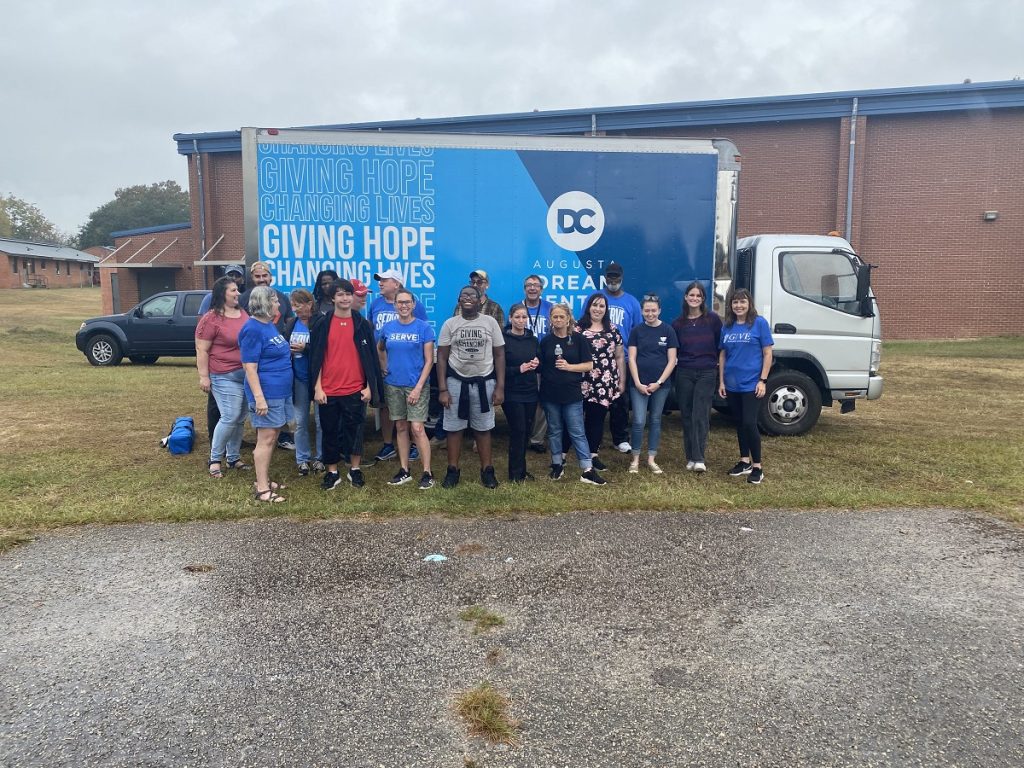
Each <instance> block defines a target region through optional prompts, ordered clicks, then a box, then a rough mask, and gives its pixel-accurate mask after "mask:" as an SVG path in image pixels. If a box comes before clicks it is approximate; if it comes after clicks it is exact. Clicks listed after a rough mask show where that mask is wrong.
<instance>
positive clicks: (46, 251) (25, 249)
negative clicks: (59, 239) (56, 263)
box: [0, 237, 99, 263]
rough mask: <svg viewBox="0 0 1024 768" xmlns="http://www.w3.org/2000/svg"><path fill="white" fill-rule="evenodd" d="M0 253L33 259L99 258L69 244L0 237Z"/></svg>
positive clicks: (94, 259) (78, 259) (94, 260)
mask: <svg viewBox="0 0 1024 768" xmlns="http://www.w3.org/2000/svg"><path fill="white" fill-rule="evenodd" d="M0 253H6V254H9V255H10V256H26V257H28V258H33V259H58V260H61V259H63V260H65V261H82V262H87V263H95V262H97V261H99V259H98V258H97V257H95V256H93V255H92V254H91V253H86V252H85V251H80V250H78V249H77V248H72V247H71V246H70V245H60V244H58V243H39V242H36V241H34V240H15V239H14V238H10V237H0Z"/></svg>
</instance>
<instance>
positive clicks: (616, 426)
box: [591, 382, 633, 448]
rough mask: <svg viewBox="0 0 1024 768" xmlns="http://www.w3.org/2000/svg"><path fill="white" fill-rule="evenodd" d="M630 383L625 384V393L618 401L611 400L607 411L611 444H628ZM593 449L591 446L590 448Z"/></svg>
mask: <svg viewBox="0 0 1024 768" xmlns="http://www.w3.org/2000/svg"><path fill="white" fill-rule="evenodd" d="M631 386H633V385H632V383H630V382H627V383H626V391H625V392H623V393H622V394H621V395H619V399H618V400H613V401H612V405H611V407H610V408H609V409H608V426H609V427H610V428H611V432H612V444H613V445H618V444H619V443H628V442H629V388H630V387H631ZM591 448H593V446H591Z"/></svg>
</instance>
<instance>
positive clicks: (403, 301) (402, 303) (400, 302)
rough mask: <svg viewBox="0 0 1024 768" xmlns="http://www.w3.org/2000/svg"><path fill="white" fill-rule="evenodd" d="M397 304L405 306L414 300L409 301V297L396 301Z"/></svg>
mask: <svg viewBox="0 0 1024 768" xmlns="http://www.w3.org/2000/svg"><path fill="white" fill-rule="evenodd" d="M395 304H401V305H402V306H405V305H406V304H412V302H411V301H409V300H408V299H402V300H401V301H396V302H395Z"/></svg>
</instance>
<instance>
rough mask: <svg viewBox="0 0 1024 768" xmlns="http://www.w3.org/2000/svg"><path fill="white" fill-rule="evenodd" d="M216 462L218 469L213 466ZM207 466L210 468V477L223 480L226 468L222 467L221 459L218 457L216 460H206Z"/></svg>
mask: <svg viewBox="0 0 1024 768" xmlns="http://www.w3.org/2000/svg"><path fill="white" fill-rule="evenodd" d="M214 464H216V465H217V468H216V469H214V468H213V465H214ZM206 466H207V468H208V469H209V472H210V477H212V478H213V479H214V480H222V479H223V478H224V470H223V469H221V461H220V459H217V460H216V461H208V462H206Z"/></svg>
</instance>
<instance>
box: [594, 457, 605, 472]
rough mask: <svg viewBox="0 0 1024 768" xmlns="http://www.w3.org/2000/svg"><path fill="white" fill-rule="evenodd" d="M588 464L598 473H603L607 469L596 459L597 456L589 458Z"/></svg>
mask: <svg viewBox="0 0 1024 768" xmlns="http://www.w3.org/2000/svg"><path fill="white" fill-rule="evenodd" d="M590 463H591V464H593V465H594V469H596V470H597V471H598V472H604V471H605V470H606V469H608V467H606V466H605V463H604V462H603V461H601V460H600V459H599V458H597V456H591V457H590Z"/></svg>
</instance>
